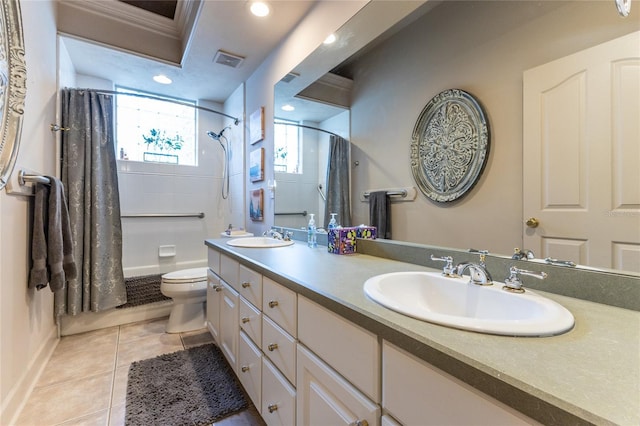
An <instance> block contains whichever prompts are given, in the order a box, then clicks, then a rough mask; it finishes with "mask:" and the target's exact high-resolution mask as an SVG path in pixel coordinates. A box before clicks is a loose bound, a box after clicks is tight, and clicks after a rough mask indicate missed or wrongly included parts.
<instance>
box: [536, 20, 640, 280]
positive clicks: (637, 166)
mask: <svg viewBox="0 0 640 426" xmlns="http://www.w3.org/2000/svg"><path fill="white" fill-rule="evenodd" d="M523 79H524V92H523V185H524V189H523V192H524V196H523V200H524V206H523V207H524V210H523V211H524V215H525V217H524V220H523V222H525V225H523V226H525V231H524V236H523V241H524V246H525V247H526V248H527V249H531V250H533V251H534V252H535V254H536V257H540V258H543V257H547V256H549V257H553V258H557V259H562V260H571V261H574V262H576V263H579V264H583V265H589V266H594V267H604V268H614V269H622V270H626V271H636V272H640V118H639V117H640V32H635V33H632V34H629V35H626V36H624V37H621V38H618V39H615V40H612V41H609V42H606V43H604V44H601V45H598V46H595V47H592V48H589V49H587V50H584V51H581V52H578V53H575V54H573V55H570V56H567V57H564V58H561V59H558V60H556V61H553V62H550V63H548V64H545V65H542V66H539V67H537V68H533V69H531V70H527V71H525V73H524V78H523ZM528 218H535V219H537V221H538V223H539V225H538V226H537V227H529V226H527V225H526V221H527V219H528Z"/></svg>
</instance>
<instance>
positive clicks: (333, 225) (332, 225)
mask: <svg viewBox="0 0 640 426" xmlns="http://www.w3.org/2000/svg"><path fill="white" fill-rule="evenodd" d="M336 214H337V213H331V220H330V221H329V224H328V225H327V228H328V229H329V230H331V229H335V228H337V227H338V222H336Z"/></svg>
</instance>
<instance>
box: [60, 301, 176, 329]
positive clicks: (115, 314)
mask: <svg viewBox="0 0 640 426" xmlns="http://www.w3.org/2000/svg"><path fill="white" fill-rule="evenodd" d="M172 307H173V301H172V300H167V301H163V302H156V303H150V304H148V305H141V306H134V307H131V308H125V309H109V310H108V311H104V312H85V313H82V314H79V315H76V316H68V315H67V316H63V317H60V334H61V335H62V336H69V335H71V334H78V333H85V332H87V331H93V330H99V329H102V328H108V327H115V326H118V325H123V324H129V323H132V322H138V321H145V320H151V319H157V318H164V317H166V316H169V313H170V312H171V308H172Z"/></svg>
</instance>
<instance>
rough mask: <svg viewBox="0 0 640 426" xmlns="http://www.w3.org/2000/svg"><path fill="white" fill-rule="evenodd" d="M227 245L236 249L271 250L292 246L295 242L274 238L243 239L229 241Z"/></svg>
mask: <svg viewBox="0 0 640 426" xmlns="http://www.w3.org/2000/svg"><path fill="white" fill-rule="evenodd" d="M227 244H229V245H230V246H234V247H253V248H271V247H284V246H290V245H292V244H293V241H284V240H277V239H275V238H272V237H242V238H234V239H233V240H229V241H227Z"/></svg>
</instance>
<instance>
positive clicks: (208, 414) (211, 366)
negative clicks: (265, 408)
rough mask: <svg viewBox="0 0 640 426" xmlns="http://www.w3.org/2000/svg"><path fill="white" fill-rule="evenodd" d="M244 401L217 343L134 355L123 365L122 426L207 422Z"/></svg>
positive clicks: (242, 405)
mask: <svg viewBox="0 0 640 426" xmlns="http://www.w3.org/2000/svg"><path fill="white" fill-rule="evenodd" d="M247 407H248V402H247V398H246V396H245V394H244V392H243V390H242V387H241V386H240V384H239V383H238V381H237V379H236V377H235V375H234V374H233V371H232V370H231V368H230V367H229V364H228V363H227V361H226V360H225V358H224V356H223V355H222V352H221V351H220V349H219V348H218V347H217V346H216V345H214V344H207V345H203V346H197V347H194V348H190V349H186V350H183V351H179V352H174V353H171V354H166V355H159V356H157V357H155V358H151V359H145V360H142V361H137V362H134V363H133V364H131V367H130V368H129V377H128V380H127V404H126V417H125V421H126V424H127V425H128V426H136V425H140V426H143V425H145V426H146V425H149V424H154V423H155V422H157V419H162V420H161V421H162V423H163V424H175V425H178V424H211V423H213V422H217V421H218V420H220V419H223V418H225V417H227V416H229V415H232V414H234V413H237V412H238V411H240V410H243V409H246V408H247Z"/></svg>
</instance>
